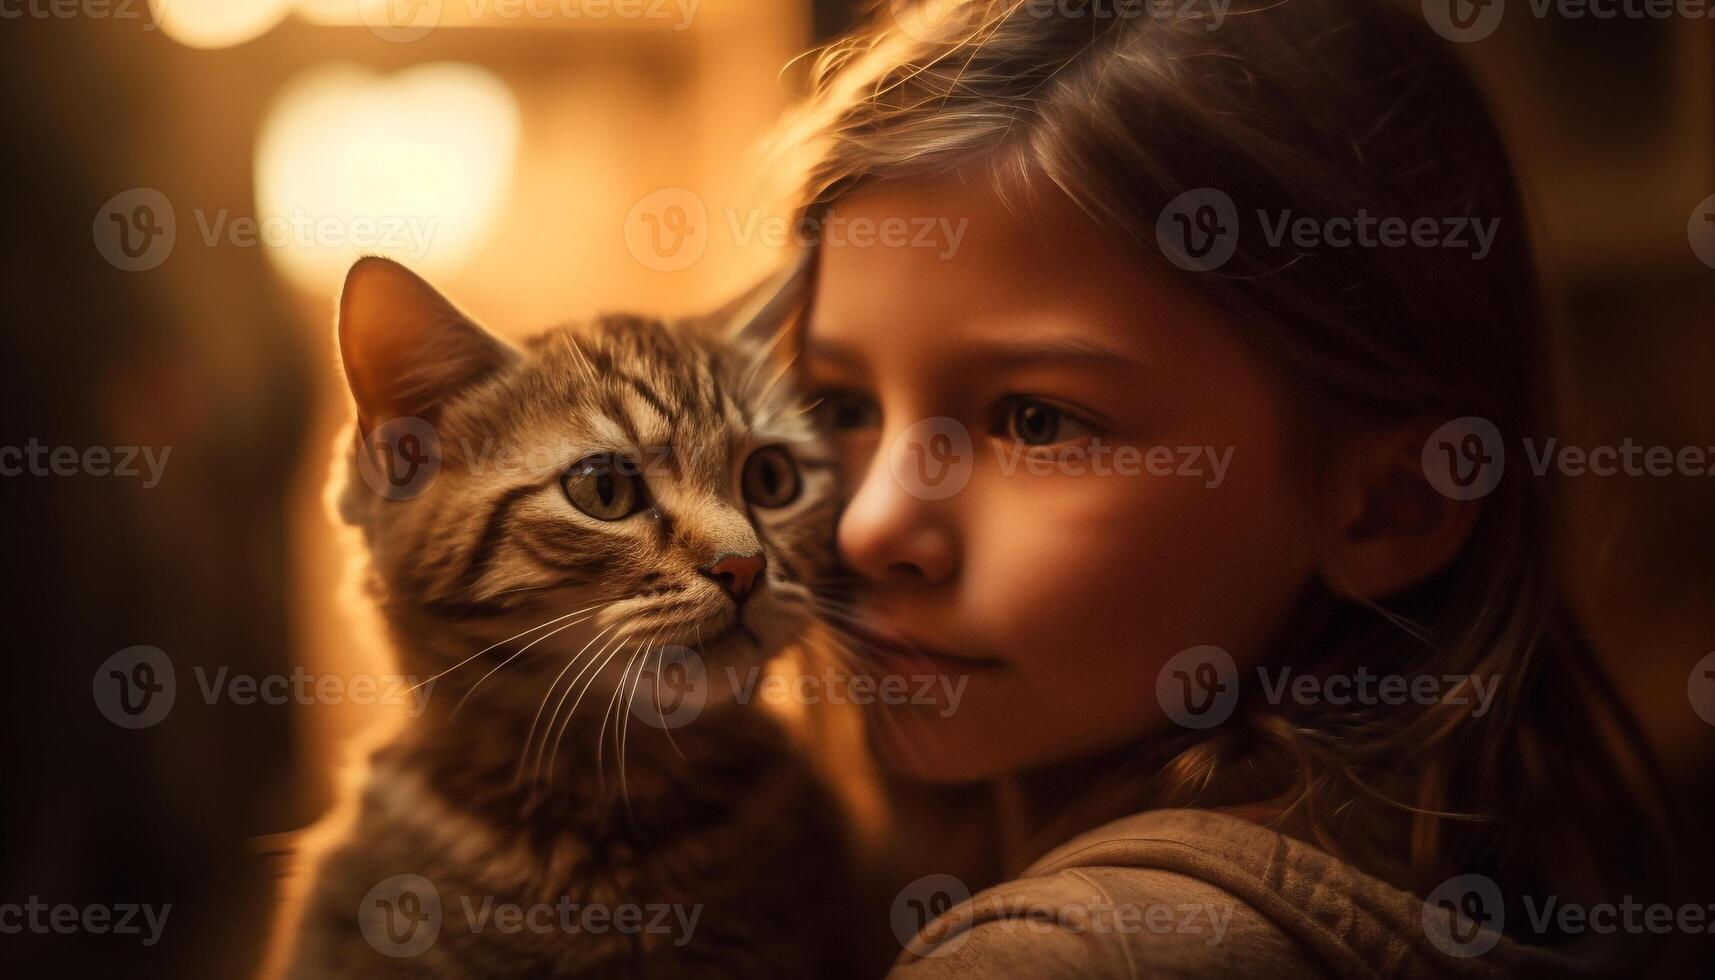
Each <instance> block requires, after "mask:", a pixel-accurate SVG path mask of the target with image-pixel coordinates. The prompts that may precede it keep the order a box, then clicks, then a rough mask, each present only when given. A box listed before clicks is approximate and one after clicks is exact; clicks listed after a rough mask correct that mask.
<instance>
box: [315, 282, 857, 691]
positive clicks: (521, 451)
mask: <svg viewBox="0 0 1715 980" xmlns="http://www.w3.org/2000/svg"><path fill="white" fill-rule="evenodd" d="M801 288H802V275H800V274H789V275H786V276H782V277H780V278H778V279H776V280H775V281H774V282H773V283H771V284H768V285H767V286H766V287H765V288H763V289H760V290H757V291H753V293H752V294H751V295H750V297H748V298H746V299H743V300H741V301H740V302H737V303H735V304H733V305H732V306H729V307H728V308H727V309H725V310H723V311H722V312H720V313H718V314H715V315H712V316H710V317H705V318H699V319H698V320H695V321H686V322H682V323H675V324H667V323H663V322H661V321H658V320H652V319H647V318H643V317H635V316H606V317H601V318H598V319H596V320H595V321H593V322H590V323H587V324H579V325H574V326H567V327H561V328H557V329H554V330H551V331H549V332H547V333H545V334H542V335H540V336H537V337H535V338H533V339H531V340H529V341H528V342H526V343H525V344H524V345H523V346H522V347H514V346H513V345H511V344H508V343H506V342H504V341H502V340H501V339H499V338H497V337H495V336H493V335H491V334H489V333H487V332H486V331H484V330H483V329H482V328H480V327H478V326H477V325H476V324H474V323H472V322H471V321H470V320H469V319H468V318H466V317H465V316H464V315H462V314H461V313H459V312H458V310H456V309H455V308H454V307H453V306H452V305H451V304H450V303H449V302H448V301H447V300H446V299H444V298H443V297H442V296H441V295H440V294H439V293H437V292H436V291H435V290H434V289H432V288H431V287H430V286H429V285H428V284H427V283H425V282H423V281H422V280H421V279H419V278H418V277H417V276H415V275H413V274H412V273H411V272H409V271H407V270H406V269H405V268H403V267H402V266H400V265H398V264H396V263H393V262H390V261H387V260H384V259H373V258H371V259H364V260H362V261H360V262H358V264H357V265H355V266H354V267H353V268H352V270H351V272H350V273H349V274H348V276H347V278H346V283H345V289H344V293H343V295H342V297H341V300H340V314H339V344H340V353H341V357H342V359H343V361H344V365H345V373H346V378H347V380H348V382H349V384H350V387H351V393H352V396H353V399H354V401H355V403H356V407H357V422H356V431H355V433H354V434H353V438H352V440H351V443H350V446H349V448H348V449H347V460H346V462H347V468H346V469H347V472H346V476H345V484H344V486H343V488H342V489H341V491H340V498H339V510H340V513H341V515H342V516H343V517H344V519H345V520H346V521H348V522H350V523H352V524H354V525H356V526H358V527H359V528H361V529H362V531H363V536H364V539H365V541H366V542H367V545H368V548H369V552H370V554H369V557H370V564H371V567H372V572H373V579H372V581H373V584H374V585H375V586H376V591H377V593H378V596H379V598H380V600H381V605H382V608H383V611H384V613H385V616H386V618H387V621H388V624H389V626H390V628H391V630H392V632H393V634H394V638H395V641H396V642H397V644H398V646H399V647H400V650H399V654H400V657H401V660H402V661H403V663H402V666H404V667H405V668H407V669H408V670H410V671H411V672H413V673H417V674H419V675H420V676H428V675H430V674H435V673H440V672H441V671H446V670H448V669H449V668H452V667H453V666H454V665H455V664H457V663H459V662H460V661H462V660H464V659H465V658H467V657H471V656H472V655H474V654H477V653H478V652H479V651H481V650H482V649H484V648H485V647H488V646H490V645H491V644H500V646H499V647H497V648H496V650H494V651H493V652H492V653H491V654H489V655H485V656H483V657H479V658H477V660H476V661H475V662H473V663H471V664H468V665H466V666H464V667H460V668H458V669H457V670H453V671H452V672H451V673H449V674H448V675H447V676H446V678H445V679H444V681H443V682H441V683H440V685H439V686H438V688H437V692H436V695H435V696H436V698H437V699H439V698H442V697H444V692H445V691H447V690H452V691H453V692H455V693H456V692H457V691H459V690H461V689H465V688H467V687H468V686H469V685H470V684H473V683H475V682H476V680H477V678H479V677H482V676H484V675H485V674H487V673H488V672H489V670H490V668H491V667H493V666H494V665H495V664H497V663H500V662H501V660H502V659H504V658H506V657H511V656H512V655H513V654H514V653H516V652H518V651H520V650H523V651H524V652H522V653H520V654H519V655H518V656H517V657H516V658H514V660H513V661H512V662H509V663H508V664H507V665H506V666H505V667H504V668H503V669H502V671H500V672H499V673H497V675H496V676H495V677H494V678H493V679H492V680H490V681H488V682H487V683H488V684H492V685H494V686H495V688H496V689H495V690H489V689H488V688H486V687H485V688H484V690H483V692H482V694H481V695H480V696H481V697H482V698H483V699H484V700H485V701H489V702H490V703H493V702H494V701H496V700H498V701H499V702H501V703H509V702H513V701H516V702H518V703H520V704H522V705H525V706H527V707H535V706H536V705H537V704H538V703H539V702H540V700H541V698H542V696H543V691H544V687H545V686H546V685H548V684H549V682H550V680H551V679H552V678H554V677H555V676H556V675H560V674H561V672H562V670H563V668H565V666H566V665H567V664H569V663H572V662H573V660H574V658H582V661H580V662H579V663H578V666H577V667H575V668H574V670H582V669H583V667H584V666H586V664H585V663H584V662H583V661H587V662H588V665H590V666H594V667H595V670H594V671H593V672H592V676H593V675H595V674H600V675H601V676H603V677H611V676H612V675H615V674H616V672H617V671H618V669H619V667H620V665H621V664H623V663H626V662H628V659H629V656H630V654H632V653H638V652H642V651H647V650H649V649H654V650H662V649H667V648H669V647H674V646H676V647H681V648H689V649H692V650H696V651H698V653H699V654H700V655H701V656H703V657H706V658H708V659H710V660H724V661H727V662H729V663H730V662H731V661H733V660H748V661H751V662H760V660H761V659H763V658H765V657H766V656H768V655H771V654H772V653H773V652H774V651H775V650H777V649H778V647H779V646H780V645H782V644H783V643H785V642H788V641H789V640H790V639H792V638H793V637H794V636H796V635H797V634H798V633H799V632H800V631H801V630H802V627H803V626H804V624H805V623H807V622H808V620H809V616H810V611H811V602H812V599H811V595H812V594H811V592H810V586H811V583H812V580H813V578H814V577H815V576H816V574H817V570H818V568H820V567H821V565H822V563H823V562H824V561H825V558H826V555H827V554H828V553H829V548H830V544H831V539H832V533H833V514H834V506H835V505H834V499H833V492H832V490H833V487H832V481H833V473H832V467H831V458H830V457H829V455H828V454H827V451H826V450H825V449H824V448H823V447H822V446H821V445H820V444H819V443H818V442H817V440H816V438H815V435H814V430H813V427H812V424H811V420H810V417H809V416H808V414H807V413H806V411H805V408H804V406H803V404H802V403H801V402H800V401H799V397H798V395H797V393H796V391H795V390H794V388H793V386H792V384H791V379H790V378H789V377H786V376H785V375H786V373H787V372H786V369H785V367H784V366H783V364H782V362H781V358H780V356H779V351H778V348H779V347H780V346H782V345H780V344H777V343H774V341H778V340H780V339H781V337H782V336H783V335H784V334H785V332H786V331H787V328H789V327H790V318H791V315H792V313H793V311H794V310H795V308H796V305H797V304H796V301H795V296H796V295H797V294H798V292H799V291H800V290H801ZM556 617H559V618H556ZM530 627H540V628H538V629H536V630H534V631H532V632H522V631H525V630H527V629H529V628H530ZM556 630H558V631H559V632H554V631H556ZM533 641H534V642H535V645H534V646H532V647H530V648H529V649H528V650H524V648H525V646H526V644H530V643H532V642H533ZM610 655H611V659H610V660H609V661H608V664H609V666H608V667H603V666H601V665H600V664H599V663H597V660H598V658H600V657H608V656H610ZM710 666H711V667H713V666H714V664H712V663H711V664H710ZM619 676H623V675H619ZM503 678H504V679H503ZM497 682H498V683H497Z"/></svg>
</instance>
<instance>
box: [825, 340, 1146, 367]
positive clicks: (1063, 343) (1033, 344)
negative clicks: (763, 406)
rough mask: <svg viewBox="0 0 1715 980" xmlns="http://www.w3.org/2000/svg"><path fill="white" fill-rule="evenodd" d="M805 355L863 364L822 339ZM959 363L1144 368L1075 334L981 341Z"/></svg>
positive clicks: (963, 350) (851, 352)
mask: <svg viewBox="0 0 1715 980" xmlns="http://www.w3.org/2000/svg"><path fill="white" fill-rule="evenodd" d="M805 353H806V354H807V355H809V356H810V357H812V358H818V359H821V360H824V361H828V362H830V363H832V364H834V365H835V366H838V367H843V368H848V369H850V370H854V371H857V370H861V369H862V368H863V365H864V359H863V358H862V357H861V356H860V355H858V354H857V352H856V351H854V350H853V349H852V348H850V347H848V346H846V345H845V344H842V343H839V342H838V341H832V340H828V339H825V338H819V337H818V338H813V339H811V340H810V341H809V342H808V343H807V344H806V345H805ZM959 360H960V361H962V362H965V363H972V364H980V365H982V366H983V367H986V368H1007V367H1017V366H1020V365H1026V364H1041V363H1043V362H1051V363H1060V364H1068V363H1069V364H1089V365H1092V366H1096V367H1107V368H1128V369H1137V370H1141V369H1143V368H1144V366H1145V365H1144V362H1143V361H1141V360H1139V359H1138V358H1136V357H1134V356H1132V355H1130V354H1126V353H1124V352H1122V351H1118V350H1115V349H1114V348H1112V347H1108V346H1106V345H1104V344H1100V343H1097V342H1096V341H1094V340H1091V339H1089V338H1088V337H1082V336H1079V335H1076V334H1062V335H1059V336H1048V337H1007V338H994V339H986V338H985V339H983V340H978V341H975V342H972V343H970V344H968V345H963V346H961V347H960V349H959Z"/></svg>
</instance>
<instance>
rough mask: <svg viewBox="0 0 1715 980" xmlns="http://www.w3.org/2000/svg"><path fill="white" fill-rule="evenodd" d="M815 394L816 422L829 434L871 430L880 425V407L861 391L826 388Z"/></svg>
mask: <svg viewBox="0 0 1715 980" xmlns="http://www.w3.org/2000/svg"><path fill="white" fill-rule="evenodd" d="M816 394H817V398H818V402H817V405H816V418H817V421H818V422H819V423H820V424H821V426H822V427H823V428H824V429H826V430H827V431H829V432H851V431H855V430H858V429H873V428H875V427H877V426H879V425H880V424H881V407H880V406H878V405H877V404H876V403H875V399H873V398H871V397H869V396H868V395H866V394H864V393H863V392H861V391H857V390H855V389H853V388H827V389H824V390H822V391H820V392H817V393H816Z"/></svg>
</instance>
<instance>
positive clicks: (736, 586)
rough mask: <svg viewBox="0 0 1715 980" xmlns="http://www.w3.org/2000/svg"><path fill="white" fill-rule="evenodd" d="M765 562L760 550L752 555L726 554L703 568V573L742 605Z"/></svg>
mask: <svg viewBox="0 0 1715 980" xmlns="http://www.w3.org/2000/svg"><path fill="white" fill-rule="evenodd" d="M767 564H768V562H767V560H766V559H764V558H763V557H762V552H760V551H759V552H757V553H756V554H754V555H728V556H727V557H725V558H722V559H721V560H720V561H717V562H715V563H714V564H713V565H710V566H709V567H708V568H705V569H703V574H704V575H707V576H708V577H709V578H712V579H714V580H715V581H716V582H719V583H720V586H721V588H723V589H725V590H726V594H727V595H729V596H732V601H734V602H736V603H738V604H740V605H743V604H744V600H745V597H746V596H748V595H750V589H751V586H753V585H755V584H756V577H757V576H758V575H761V574H762V570H763V568H765V567H766V566H767Z"/></svg>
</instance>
